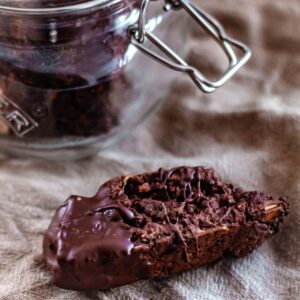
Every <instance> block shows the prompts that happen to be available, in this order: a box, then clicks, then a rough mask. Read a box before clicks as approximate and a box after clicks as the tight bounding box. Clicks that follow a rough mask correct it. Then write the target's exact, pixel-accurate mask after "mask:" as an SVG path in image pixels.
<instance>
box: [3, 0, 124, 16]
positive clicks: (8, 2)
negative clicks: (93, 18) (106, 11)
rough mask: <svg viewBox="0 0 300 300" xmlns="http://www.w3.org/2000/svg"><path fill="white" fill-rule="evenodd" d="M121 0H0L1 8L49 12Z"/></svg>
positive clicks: (15, 10) (77, 8)
mask: <svg viewBox="0 0 300 300" xmlns="http://www.w3.org/2000/svg"><path fill="white" fill-rule="evenodd" d="M118 1H120V0H117V1H116V0H113V1H110V0H0V10H7V11H14V12H20V13H22V12H23V13H26V12H27V13H30V12H38V13H47V12H56V11H57V12H61V11H65V10H71V11H72V10H80V9H86V8H92V7H94V6H96V5H102V4H107V3H108V2H109V3H111V2H112V3H115V2H118Z"/></svg>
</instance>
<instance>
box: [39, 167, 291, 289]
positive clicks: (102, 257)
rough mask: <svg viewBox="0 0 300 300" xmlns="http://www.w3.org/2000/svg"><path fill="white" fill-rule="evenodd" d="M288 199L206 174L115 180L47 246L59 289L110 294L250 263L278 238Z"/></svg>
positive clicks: (82, 204)
mask: <svg viewBox="0 0 300 300" xmlns="http://www.w3.org/2000/svg"><path fill="white" fill-rule="evenodd" d="M287 208H288V204H287V202H286V200H285V199H284V198H278V199H277V198H272V197H271V196H268V195H266V194H263V193H258V192H244V191H242V190H241V189H237V188H234V187H233V186H232V185H231V184H226V183H223V182H222V181H221V180H220V179H218V178H217V177H216V176H215V175H214V171H213V170H212V169H210V168H204V167H179V168H174V169H171V170H163V169H160V170H158V171H157V172H153V173H145V174H141V175H137V176H126V177H125V176H124V177H117V178H115V179H112V180H110V181H108V182H107V183H105V184H104V185H102V186H101V187H100V189H99V191H98V193H97V194H96V195H95V196H94V197H92V198H84V197H78V196H71V197H70V198H69V199H68V200H67V201H66V202H65V204H64V205H62V206H61V207H60V208H59V209H58V210H57V211H56V214H55V216H54V218H53V220H52V222H51V224H50V226H49V229H48V231H47V232H46V235H45V238H44V245H43V247H44V257H45V259H46V261H47V265H48V268H49V270H50V272H51V273H52V276H53V281H54V283H55V284H56V285H58V286H59V287H62V288H66V289H73V290H88V289H107V288H112V287H116V286H121V285H125V284H129V283H132V282H135V281H138V280H141V279H149V278H163V277H165V276H168V275H170V274H174V273H178V272H182V271H184V270H189V269H191V268H194V267H197V266H200V265H202V264H205V263H208V262H212V261H214V260H217V259H219V258H221V257H223V256H226V255H233V256H245V255H248V254H249V253H251V252H252V251H253V250H254V249H256V248H257V247H258V246H259V245H261V244H262V243H263V242H264V241H265V240H266V239H268V238H269V237H271V236H272V235H273V234H274V233H276V232H277V231H278V226H279V223H280V222H281V221H282V220H283V218H284V217H285V216H286V215H287Z"/></svg>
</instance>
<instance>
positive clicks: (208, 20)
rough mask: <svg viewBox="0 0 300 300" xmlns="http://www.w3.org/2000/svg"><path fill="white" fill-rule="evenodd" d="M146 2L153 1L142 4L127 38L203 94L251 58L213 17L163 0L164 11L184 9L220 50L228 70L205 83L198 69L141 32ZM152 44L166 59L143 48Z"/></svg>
mask: <svg viewBox="0 0 300 300" xmlns="http://www.w3.org/2000/svg"><path fill="white" fill-rule="evenodd" d="M150 1H156V0H143V1H142V4H141V8H140V13H139V19H138V21H137V23H136V24H134V25H132V26H130V28H129V35H130V37H131V43H132V44H133V45H134V46H135V47H136V48H137V49H139V50H140V51H141V52H143V53H144V54H146V55H148V56H149V57H151V58H153V59H154V60H156V61H158V62H159V63H161V64H163V65H165V66H166V67H169V68H170V69H173V70H175V71H178V72H184V73H187V74H188V75H189V76H190V77H191V79H192V80H193V81H194V82H195V84H196V85H197V86H198V88H199V89H200V90H202V91H203V92H205V93H212V92H214V91H215V90H216V89H217V88H219V87H221V86H222V85H223V84H224V83H225V82H227V81H228V80H229V79H230V78H231V77H232V76H233V75H234V74H235V73H236V72H237V71H238V70H239V69H240V68H241V67H242V66H243V65H244V64H245V63H246V62H247V61H248V60H249V58H250V57H251V51H250V49H249V48H248V47H247V46H246V45H244V44H243V43H241V42H238V41H236V40H234V39H232V38H230V37H228V36H227V35H226V33H225V31H224V29H223V27H222V26H221V25H220V24H219V23H218V21H216V20H215V19H214V18H213V17H211V16H210V15H208V14H206V13H205V12H203V11H202V10H201V9H199V8H197V7H196V6H194V5H193V4H190V3H188V2H187V1H185V0H165V5H164V10H165V11H169V10H171V9H173V10H174V9H184V10H185V11H186V12H187V13H188V14H189V15H190V16H191V17H192V18H193V19H194V20H195V21H196V22H197V23H198V24H199V25H200V26H201V27H202V28H203V29H204V30H205V31H206V32H207V33H208V34H209V35H211V36H212V37H213V38H214V39H215V41H216V42H217V43H218V44H219V45H220V46H221V47H222V49H223V50H224V52H225V54H226V56H227V58H228V62H229V66H228V68H227V70H226V71H225V73H224V74H223V75H222V76H221V77H220V78H219V79H217V80H216V81H210V80H208V79H207V78H206V77H205V76H204V75H203V74H202V73H201V72H200V71H199V70H198V69H196V68H194V67H193V66H190V65H188V63H187V62H186V61H185V60H184V59H182V58H181V57H180V56H178V55H177V54H176V53H175V52H174V51H173V50H172V49H171V48H169V47H168V46H167V45H166V44H165V43H164V42H163V41H162V40H160V39H159V38H157V37H156V36H155V35H153V34H152V33H151V32H150V31H147V30H146V28H145V25H146V11H147V7H148V4H149V2H150ZM146 39H147V40H148V41H149V42H151V43H152V44H154V45H155V46H156V47H157V48H158V49H159V50H160V51H161V52H163V53H164V54H165V55H166V56H167V57H169V58H170V59H167V58H165V57H163V56H161V55H159V54H158V53H155V52H154V51H152V50H150V49H148V48H147V47H146V46H145V45H144V44H145V40H146ZM234 49H239V50H241V51H242V53H243V55H242V57H241V58H238V57H237V55H236V53H235V51H234Z"/></svg>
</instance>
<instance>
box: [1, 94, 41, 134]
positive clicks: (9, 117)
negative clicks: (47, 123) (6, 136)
mask: <svg viewBox="0 0 300 300" xmlns="http://www.w3.org/2000/svg"><path fill="white" fill-rule="evenodd" d="M0 119H2V120H3V121H4V122H5V124H7V126H8V127H10V128H11V130H12V131H13V132H14V133H15V134H16V135H17V136H18V137H20V138H22V137H23V136H24V135H26V134H27V133H29V132H30V131H31V130H33V129H34V128H36V127H38V123H37V122H35V121H34V120H33V119H32V118H31V117H30V116H29V115H28V114H26V113H25V112H24V111H23V110H22V109H21V108H20V107H19V106H18V105H17V104H15V103H14V102H13V101H11V100H10V99H8V98H6V97H5V96H4V95H3V94H2V93H1V90H0Z"/></svg>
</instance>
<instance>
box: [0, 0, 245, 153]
mask: <svg viewBox="0 0 300 300" xmlns="http://www.w3.org/2000/svg"><path fill="white" fill-rule="evenodd" d="M148 2H149V1H148V0H143V1H142V0H111V1H108V0H73V1H71V0H65V1H61V0H28V1H24V0H0V147H1V150H2V151H6V152H10V153H13V154H18V155H30V156H36V157H44V158H48V159H49V158H51V159H66V158H79V157H83V156H87V155H90V154H93V153H95V152H97V151H99V150H101V149H104V148H106V147H108V146H110V145H111V144H112V143H114V142H115V141H116V140H118V139H119V138H120V137H121V136H124V135H125V134H126V133H127V132H129V131H130V130H131V129H132V128H134V127H136V126H137V125H138V124H139V123H140V122H141V121H142V120H144V119H145V118H146V116H147V115H149V113H150V112H151V111H153V110H154V108H155V107H156V106H157V105H158V104H159V103H161V101H162V100H163V99H164V97H165V95H166V93H167V91H168V86H169V84H170V83H171V82H172V81H174V79H175V78H176V76H178V74H179V72H174V70H175V71H180V72H185V73H187V74H188V75H189V76H190V77H191V78H192V79H193V80H194V82H195V83H196V84H197V86H198V87H199V88H201V89H202V90H203V91H205V92H212V91H213V90H214V89H216V88H217V87H219V86H220V85H222V84H223V83H224V82H225V81H226V80H227V79H228V78H230V77H231V76H232V75H233V73H234V72H235V71H236V70H237V69H238V68H239V67H240V66H241V65H242V64H244V63H245V62H246V60H247V59H248V58H249V51H248V49H247V48H245V46H243V45H241V44H230V43H233V42H232V41H230V40H228V41H229V42H228V43H227V40H224V39H223V38H224V37H226V36H225V34H224V33H223V32H221V31H219V28H218V26H217V25H216V23H215V22H214V21H212V20H211V19H210V18H209V17H207V15H205V14H203V13H202V12H201V11H199V10H197V9H196V8H195V7H194V6H191V5H189V4H188V3H187V2H184V1H172V2H166V5H165V11H163V10H162V9H161V8H162V4H161V3H159V2H156V3H154V4H151V10H152V11H151V16H152V17H150V18H149V19H147V20H146V9H147V7H148V4H149V3H148ZM172 8H174V9H177V8H184V9H185V10H186V11H187V12H188V13H189V14H190V15H191V16H192V17H194V18H195V19H196V21H198V23H199V24H200V25H201V26H203V27H205V28H206V29H207V28H209V29H210V32H209V33H210V34H212V35H214V37H215V38H216V39H217V40H218V41H219V43H220V44H221V46H222V47H223V49H224V50H225V52H226V54H227V56H228V58H229V62H230V64H229V68H228V70H227V72H226V73H225V75H224V76H222V78H221V79H220V80H218V81H216V82H210V81H208V80H207V79H206V78H204V76H203V75H202V74H201V73H200V72H199V71H198V70H196V69H194V68H193V67H191V66H188V64H187V63H186V62H185V61H184V59H183V58H182V57H184V52H185V49H184V47H182V45H184V44H185V43H184V37H185V36H186V35H185V34H184V29H185V21H184V18H181V22H180V24H178V22H177V17H176V15H175V14H171V13H170V12H168V11H169V10H170V9H172ZM205 22H206V24H205ZM158 25H159V26H158ZM175 26H176V30H170V28H173V27H175ZM214 26H216V27H214ZM154 34H155V35H154ZM178 37H180V39H178ZM222 39H223V40H222ZM153 44H154V45H156V47H157V48H158V49H159V50H160V52H163V53H164V54H165V55H164V56H162V55H160V54H158V53H157V52H154V47H153ZM166 44H168V45H169V46H170V48H169V47H168V46H166ZM233 46H235V47H239V48H241V49H242V50H244V52H245V55H244V56H243V57H242V59H237V58H236V56H235V55H234V52H233V51H232V47H233ZM171 48H173V49H180V52H181V53H180V55H181V56H179V55H178V54H176V53H175V52H173V51H172V50H171ZM139 50H140V51H139ZM247 51H248V52H247ZM144 54H147V55H148V56H150V57H152V58H154V59H155V60H157V61H159V62H160V63H162V64H164V65H166V66H168V67H169V68H163V67H162V66H161V65H160V64H157V63H155V62H153V60H151V59H147V58H145V56H144ZM171 69H173V71H172V70H171ZM158 79H159V80H158Z"/></svg>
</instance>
